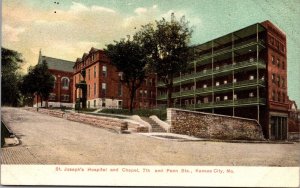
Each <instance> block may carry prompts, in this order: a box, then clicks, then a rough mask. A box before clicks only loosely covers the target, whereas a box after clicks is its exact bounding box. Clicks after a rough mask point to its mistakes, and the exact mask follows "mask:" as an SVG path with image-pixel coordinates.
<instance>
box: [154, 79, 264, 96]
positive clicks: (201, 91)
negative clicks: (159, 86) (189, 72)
mask: <svg viewBox="0 0 300 188" xmlns="http://www.w3.org/2000/svg"><path fill="white" fill-rule="evenodd" d="M252 86H261V87H264V86H265V81H264V80H256V79H255V80H244V81H240V82H236V83H228V84H223V85H219V86H214V87H212V86H210V87H206V88H198V89H196V90H195V91H194V90H185V91H181V92H174V93H172V98H177V97H184V96H190V95H194V94H197V95H201V94H207V93H211V92H215V93H217V92H221V91H230V90H232V89H233V88H234V89H240V88H249V89H250V87H252ZM157 99H158V100H164V99H167V97H166V94H164V95H161V96H158V97H157Z"/></svg>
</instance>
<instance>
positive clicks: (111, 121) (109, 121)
mask: <svg viewBox="0 0 300 188" xmlns="http://www.w3.org/2000/svg"><path fill="white" fill-rule="evenodd" d="M66 119H68V120H71V121H76V122H81V123H86V124H90V125H94V126H96V127H102V128H106V129H111V130H114V131H117V132H119V133H121V132H122V131H124V130H128V125H127V123H126V122H125V121H123V120H119V119H116V118H108V117H101V116H93V115H86V114H77V113H69V114H66Z"/></svg>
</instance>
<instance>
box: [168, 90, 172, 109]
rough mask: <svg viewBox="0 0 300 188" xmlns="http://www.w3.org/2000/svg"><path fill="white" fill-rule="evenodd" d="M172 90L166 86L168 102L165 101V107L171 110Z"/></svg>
mask: <svg viewBox="0 0 300 188" xmlns="http://www.w3.org/2000/svg"><path fill="white" fill-rule="evenodd" d="M172 90H173V87H170V86H169V85H168V86H167V92H168V96H167V97H168V101H167V106H168V108H172V107H173V105H172Z"/></svg>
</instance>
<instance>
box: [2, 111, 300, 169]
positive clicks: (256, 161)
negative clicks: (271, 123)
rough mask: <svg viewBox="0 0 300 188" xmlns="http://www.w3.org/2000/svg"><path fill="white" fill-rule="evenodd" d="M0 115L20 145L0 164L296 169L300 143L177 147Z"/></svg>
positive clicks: (5, 151)
mask: <svg viewBox="0 0 300 188" xmlns="http://www.w3.org/2000/svg"><path fill="white" fill-rule="evenodd" d="M1 111H2V118H3V119H4V121H5V122H6V123H7V126H8V127H9V128H10V129H11V130H12V131H13V132H14V133H15V134H16V136H17V137H18V138H19V140H20V141H21V142H20V144H19V145H17V146H13V147H5V148H2V149H1V153H2V154H1V163H3V164H98V165H102V164H111V165H114V164H117V165H121V164H123V165H239V166H243V165H247V166H248V165H249V166H254V165H255V166H299V160H300V152H299V151H300V147H299V146H300V144H299V143H295V144H267V143H263V144H254V143H225V142H211V141H189V142H179V141H174V140H172V139H170V140H161V139H156V138H152V137H147V136H144V135H140V134H117V133H114V132H110V131H108V130H105V129H102V128H97V127H93V126H90V125H86V124H81V123H77V122H72V121H68V120H65V119H61V118H55V117H50V116H47V115H43V114H39V113H34V112H29V111H25V110H23V109H17V108H6V107H4V108H2V109H1Z"/></svg>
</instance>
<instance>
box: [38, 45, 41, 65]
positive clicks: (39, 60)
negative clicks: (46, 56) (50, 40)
mask: <svg viewBox="0 0 300 188" xmlns="http://www.w3.org/2000/svg"><path fill="white" fill-rule="evenodd" d="M40 63H42V49H41V48H40V52H39V59H38V64H40Z"/></svg>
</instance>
